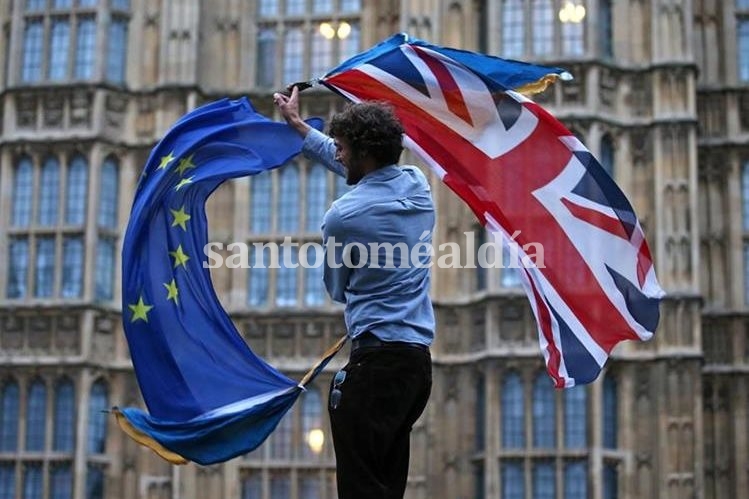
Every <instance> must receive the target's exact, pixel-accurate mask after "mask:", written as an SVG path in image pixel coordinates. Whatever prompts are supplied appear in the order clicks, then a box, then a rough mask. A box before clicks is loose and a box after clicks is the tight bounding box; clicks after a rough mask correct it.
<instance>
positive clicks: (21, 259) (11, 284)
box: [7, 237, 29, 298]
mask: <svg viewBox="0 0 749 499" xmlns="http://www.w3.org/2000/svg"><path fill="white" fill-rule="evenodd" d="M8 258H9V261H8V290H7V295H8V298H23V297H25V296H26V285H27V284H26V279H27V278H28V273H29V240H28V239H27V238H26V237H12V238H10V240H9V243H8Z"/></svg>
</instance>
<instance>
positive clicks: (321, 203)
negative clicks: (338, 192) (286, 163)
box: [306, 164, 328, 233]
mask: <svg viewBox="0 0 749 499" xmlns="http://www.w3.org/2000/svg"><path fill="white" fill-rule="evenodd" d="M326 171H327V170H326V169H325V167H324V166H322V165H320V164H315V165H312V167H311V168H310V169H309V174H308V175H307V210H306V212H307V224H306V225H307V227H306V229H307V231H308V232H315V233H317V232H319V231H320V224H321V223H322V218H323V215H324V214H325V201H326V199H327V197H328V196H327V194H328V192H327V190H328V189H327V187H328V176H327V173H326Z"/></svg>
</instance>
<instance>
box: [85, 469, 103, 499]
mask: <svg viewBox="0 0 749 499" xmlns="http://www.w3.org/2000/svg"><path fill="white" fill-rule="evenodd" d="M85 497H86V499H104V470H103V469H102V468H101V466H97V465H94V464H89V465H88V466H87V467H86V496H85Z"/></svg>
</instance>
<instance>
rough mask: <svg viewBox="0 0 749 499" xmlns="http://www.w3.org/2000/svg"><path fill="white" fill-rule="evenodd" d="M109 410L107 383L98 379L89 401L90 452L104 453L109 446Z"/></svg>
mask: <svg viewBox="0 0 749 499" xmlns="http://www.w3.org/2000/svg"><path fill="white" fill-rule="evenodd" d="M107 411H109V395H108V389H107V384H106V383H105V382H104V381H102V380H98V381H96V382H95V383H94V384H93V385H92V386H91V392H90V398H89V402H88V432H87V434H88V445H87V450H88V454H89V455H92V454H104V453H105V452H106V450H107V449H106V446H107Z"/></svg>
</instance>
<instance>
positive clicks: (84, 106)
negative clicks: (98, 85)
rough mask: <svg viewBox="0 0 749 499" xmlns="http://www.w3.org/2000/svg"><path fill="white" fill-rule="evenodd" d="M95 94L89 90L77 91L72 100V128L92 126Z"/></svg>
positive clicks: (74, 92)
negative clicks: (92, 108) (92, 107)
mask: <svg viewBox="0 0 749 499" xmlns="http://www.w3.org/2000/svg"><path fill="white" fill-rule="evenodd" d="M93 100H94V94H93V92H91V91H89V90H75V91H73V96H72V97H71V99H70V126H73V127H87V126H91V106H92V104H93Z"/></svg>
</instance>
